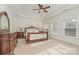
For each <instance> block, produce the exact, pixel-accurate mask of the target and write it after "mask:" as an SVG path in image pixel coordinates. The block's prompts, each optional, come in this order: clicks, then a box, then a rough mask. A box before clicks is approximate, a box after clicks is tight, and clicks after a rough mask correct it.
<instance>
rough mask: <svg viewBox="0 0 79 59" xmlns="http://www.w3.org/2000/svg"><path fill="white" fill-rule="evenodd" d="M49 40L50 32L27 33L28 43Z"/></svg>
mask: <svg viewBox="0 0 79 59" xmlns="http://www.w3.org/2000/svg"><path fill="white" fill-rule="evenodd" d="M45 40H48V32H34V33H28V34H27V39H26V42H27V43H34V42H40V41H45Z"/></svg>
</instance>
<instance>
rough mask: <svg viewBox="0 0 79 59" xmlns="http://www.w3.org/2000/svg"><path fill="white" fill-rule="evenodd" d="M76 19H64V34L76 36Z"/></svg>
mask: <svg viewBox="0 0 79 59" xmlns="http://www.w3.org/2000/svg"><path fill="white" fill-rule="evenodd" d="M76 20H77V19H74V18H73V19H69V20H66V21H65V36H71V37H76Z"/></svg>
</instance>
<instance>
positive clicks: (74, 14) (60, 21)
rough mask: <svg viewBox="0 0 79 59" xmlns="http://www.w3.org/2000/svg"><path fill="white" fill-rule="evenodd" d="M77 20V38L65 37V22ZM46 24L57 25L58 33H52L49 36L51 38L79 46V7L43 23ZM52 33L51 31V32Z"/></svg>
mask: <svg viewBox="0 0 79 59" xmlns="http://www.w3.org/2000/svg"><path fill="white" fill-rule="evenodd" d="M71 18H76V19H77V37H76V38H74V37H67V36H65V35H64V23H65V20H66V19H67V20H68V19H71ZM43 22H44V24H48V25H50V24H55V23H56V24H57V31H56V32H50V33H49V34H50V35H51V37H53V38H56V39H59V40H62V41H65V42H69V43H72V44H76V45H79V7H75V8H73V9H69V10H65V11H63V12H61V13H59V14H57V15H56V16H52V17H50V18H48V19H47V20H44V21H43ZM50 31H51V30H50Z"/></svg>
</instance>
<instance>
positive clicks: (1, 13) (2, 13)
mask: <svg viewBox="0 0 79 59" xmlns="http://www.w3.org/2000/svg"><path fill="white" fill-rule="evenodd" d="M3 15H5V16H6V17H7V21H8V29H0V31H2V32H3V31H4V32H7V31H8V32H10V21H9V17H8V14H7V12H5V11H3V12H0V17H2V16H3Z"/></svg>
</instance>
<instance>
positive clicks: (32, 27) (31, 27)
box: [24, 26, 39, 33]
mask: <svg viewBox="0 0 79 59" xmlns="http://www.w3.org/2000/svg"><path fill="white" fill-rule="evenodd" d="M28 29H37V30H38V31H39V28H37V27H34V26H30V27H26V28H25V29H24V31H25V33H26V32H27V30H28Z"/></svg>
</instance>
